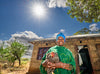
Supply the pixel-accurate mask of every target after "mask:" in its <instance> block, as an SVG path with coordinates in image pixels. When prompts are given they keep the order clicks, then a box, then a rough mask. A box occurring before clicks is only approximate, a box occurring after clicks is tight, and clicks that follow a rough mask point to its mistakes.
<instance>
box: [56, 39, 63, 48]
mask: <svg viewBox="0 0 100 74" xmlns="http://www.w3.org/2000/svg"><path fill="white" fill-rule="evenodd" d="M57 45H58V46H63V45H64V38H63V37H58V40H57Z"/></svg>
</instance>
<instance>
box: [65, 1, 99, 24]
mask: <svg viewBox="0 0 100 74" xmlns="http://www.w3.org/2000/svg"><path fill="white" fill-rule="evenodd" d="M66 6H69V7H70V9H69V11H68V14H70V16H71V18H74V17H76V18H77V20H78V21H80V22H83V21H85V22H88V23H91V22H92V21H94V22H99V21H100V0H67V2H66Z"/></svg>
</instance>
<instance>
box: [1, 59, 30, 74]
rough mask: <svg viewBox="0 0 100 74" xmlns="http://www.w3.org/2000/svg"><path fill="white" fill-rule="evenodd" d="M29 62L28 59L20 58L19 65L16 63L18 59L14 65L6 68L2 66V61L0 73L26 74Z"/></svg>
mask: <svg viewBox="0 0 100 74" xmlns="http://www.w3.org/2000/svg"><path fill="white" fill-rule="evenodd" d="M29 63H30V61H29V60H27V59H22V61H21V65H20V66H19V64H18V61H16V62H15V65H14V67H7V68H3V66H4V63H0V64H1V66H2V69H1V74H26V73H27V72H28V68H29Z"/></svg>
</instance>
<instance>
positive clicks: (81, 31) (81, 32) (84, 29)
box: [74, 28, 100, 35]
mask: <svg viewBox="0 0 100 74" xmlns="http://www.w3.org/2000/svg"><path fill="white" fill-rule="evenodd" d="M94 33H100V29H98V30H95V31H91V30H89V29H88V28H83V29H81V30H79V31H77V32H76V33H74V35H82V34H94Z"/></svg>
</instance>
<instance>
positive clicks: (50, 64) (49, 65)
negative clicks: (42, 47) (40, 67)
mask: <svg viewBox="0 0 100 74" xmlns="http://www.w3.org/2000/svg"><path fill="white" fill-rule="evenodd" d="M47 67H48V68H53V69H55V63H52V62H48V63H47Z"/></svg>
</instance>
